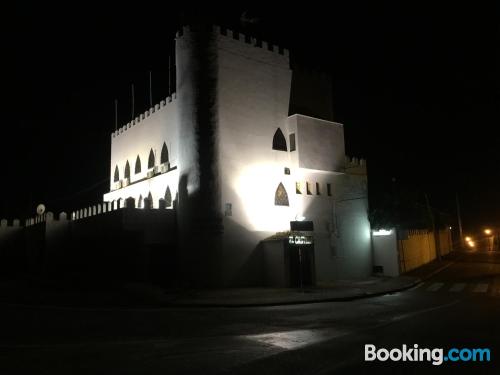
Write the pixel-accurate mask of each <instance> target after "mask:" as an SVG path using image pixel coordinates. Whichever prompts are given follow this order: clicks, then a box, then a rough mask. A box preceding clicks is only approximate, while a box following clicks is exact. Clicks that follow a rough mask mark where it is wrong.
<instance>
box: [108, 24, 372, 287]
mask: <svg viewBox="0 0 500 375" xmlns="http://www.w3.org/2000/svg"><path fill="white" fill-rule="evenodd" d="M175 53H176V60H175V61H176V66H175V70H176V71H175V74H176V90H175V93H173V94H172V96H171V97H169V98H167V99H166V100H165V101H162V102H161V103H159V104H157V105H156V106H155V107H154V108H151V109H150V110H149V111H147V112H146V113H145V114H142V115H141V116H139V117H137V118H136V119H135V120H134V121H132V122H131V123H129V124H127V125H125V126H123V127H122V128H120V129H119V130H117V131H116V132H114V133H113V134H112V137H111V166H110V181H111V182H110V192H109V193H107V194H105V195H104V201H105V202H112V201H119V202H120V203H119V206H120V207H122V206H123V205H124V201H125V200H126V199H127V198H133V199H134V201H135V206H136V207H139V208H144V207H153V208H158V207H161V208H163V207H165V208H166V209H174V208H175V209H176V211H177V218H178V220H177V225H178V234H179V241H178V244H179V245H178V246H179V254H180V256H179V259H180V260H179V261H180V267H181V268H182V269H183V270H185V274H186V275H187V276H186V277H187V278H188V279H189V280H191V281H193V280H195V281H194V282H198V283H200V284H204V285H205V284H208V285H257V284H262V273H261V271H260V268H262V254H261V253H260V252H259V244H260V243H261V241H263V240H264V239H266V238H268V237H270V236H273V235H275V234H276V233H277V232H285V233H286V232H287V231H289V230H290V221H294V220H301V219H305V220H307V221H312V222H313V223H314V236H313V237H314V259H315V261H314V262H315V265H314V267H315V275H316V281H317V282H318V283H321V282H323V281H324V282H327V281H331V280H334V279H338V278H346V277H355V276H359V277H362V276H367V275H369V274H370V273H371V265H372V263H371V251H370V230H369V223H368V218H367V211H368V203H367V191H366V167H365V164H364V161H363V160H357V159H349V158H347V159H346V156H345V150H344V129H343V125H342V124H339V123H336V122H333V121H332V118H333V114H332V108H331V106H332V103H331V101H332V100H331V99H332V97H331V87H330V86H331V85H330V80H329V78H328V77H327V76H326V75H323V74H320V73H314V72H310V71H304V70H299V69H292V68H291V67H290V61H289V54H288V51H287V50H286V49H283V48H281V47H279V46H275V45H271V44H267V43H266V42H264V41H260V40H256V39H255V38H252V37H249V36H247V35H244V34H240V33H236V32H233V31H231V30H227V29H223V28H219V27H217V26H214V27H210V28H205V27H204V28H203V29H193V28H190V27H184V28H182V29H181V30H180V31H179V32H178V34H177V37H176V49H175ZM129 202H130V200H129ZM284 238H285V239H286V240H288V235H287V234H286V235H284ZM206 280H210V282H206Z"/></svg>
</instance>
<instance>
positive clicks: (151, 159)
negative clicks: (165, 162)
mask: <svg viewBox="0 0 500 375" xmlns="http://www.w3.org/2000/svg"><path fill="white" fill-rule="evenodd" d="M154 166H155V154H154V152H153V149H151V151H149V158H148V169H150V168H153V167H154Z"/></svg>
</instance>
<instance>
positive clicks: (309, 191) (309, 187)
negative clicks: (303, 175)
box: [306, 182, 312, 195]
mask: <svg viewBox="0 0 500 375" xmlns="http://www.w3.org/2000/svg"><path fill="white" fill-rule="evenodd" d="M306 191H307V195H312V193H311V184H310V183H309V182H306Z"/></svg>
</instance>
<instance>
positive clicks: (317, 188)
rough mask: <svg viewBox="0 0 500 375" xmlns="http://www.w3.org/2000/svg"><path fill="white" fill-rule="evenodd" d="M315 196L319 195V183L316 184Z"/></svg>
mask: <svg viewBox="0 0 500 375" xmlns="http://www.w3.org/2000/svg"><path fill="white" fill-rule="evenodd" d="M316 195H321V191H320V186H319V182H316Z"/></svg>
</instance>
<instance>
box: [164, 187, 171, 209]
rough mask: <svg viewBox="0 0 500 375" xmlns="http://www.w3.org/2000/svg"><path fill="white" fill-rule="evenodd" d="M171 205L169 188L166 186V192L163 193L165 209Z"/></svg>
mask: <svg viewBox="0 0 500 375" xmlns="http://www.w3.org/2000/svg"><path fill="white" fill-rule="evenodd" d="M171 205H172V193H171V192H170V187H168V186H167V191H165V207H170V206H171Z"/></svg>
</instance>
